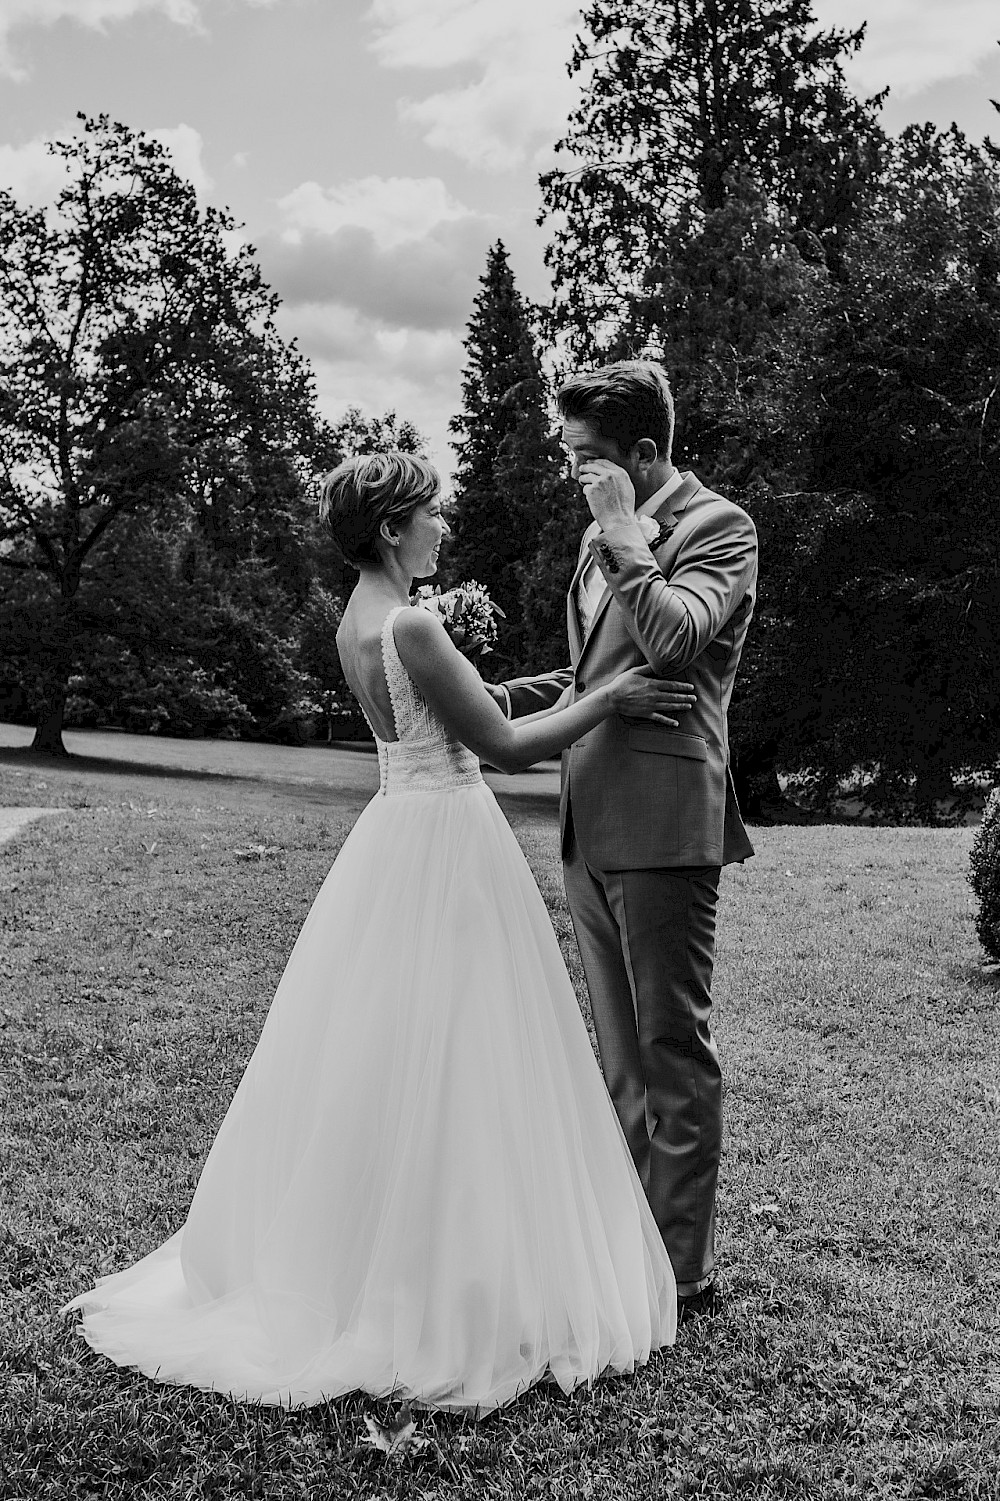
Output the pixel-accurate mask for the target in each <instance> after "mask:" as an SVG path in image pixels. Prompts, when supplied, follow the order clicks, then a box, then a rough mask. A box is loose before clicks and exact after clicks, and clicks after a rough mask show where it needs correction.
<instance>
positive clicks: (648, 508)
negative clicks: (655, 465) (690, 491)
mask: <svg viewBox="0 0 1000 1501" xmlns="http://www.w3.org/2000/svg"><path fill="white" fill-rule="evenodd" d="M683 483H684V476H683V474H681V472H680V470H679V469H675V470H674V472H673V474H672V475H671V476H670V478H669V479H668V480H667V482H666V484H665V485H661V486H660V488H659V489H658V490H654V491H653V493H652V495H651V496H650V497H649V499H648V500H644V501H643V503H642V505H641V506H636V508H635V514H636V515H637V516H652V514H653V512H654V511H658V510H659V509H660V506H662V504H663V502H664V501H665V500H669V499H670V497H671V495H673V493H674V491H675V490H679V489H680V487H681V485H683Z"/></svg>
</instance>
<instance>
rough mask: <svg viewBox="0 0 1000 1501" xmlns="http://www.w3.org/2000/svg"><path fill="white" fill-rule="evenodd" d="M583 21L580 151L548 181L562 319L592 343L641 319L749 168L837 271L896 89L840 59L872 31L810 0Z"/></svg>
mask: <svg viewBox="0 0 1000 1501" xmlns="http://www.w3.org/2000/svg"><path fill="white" fill-rule="evenodd" d="M584 25H585V28H586V30H585V32H584V33H583V34H582V35H581V36H580V37H579V38H578V39H577V43H576V47H575V49H574V52H573V57H572V61H571V63H570V72H571V73H577V74H586V75H587V82H586V85H585V87H584V91H583V97H582V99H581V102H580V105H579V107H578V108H577V110H576V111H575V112H574V114H573V115H572V116H571V117H570V122H569V129H568V131H567V134H566V136H565V138H564V139H563V140H562V141H561V142H560V143H559V145H560V148H561V149H562V151H563V152H564V153H566V155H567V156H568V157H569V158H570V161H569V163H568V164H567V165H565V166H560V167H558V168H556V169H555V170H553V171H551V172H548V173H547V174H545V175H544V176H543V178H542V180H541V181H542V191H543V198H544V204H545V209H546V211H547V212H548V214H549V215H550V216H555V225H556V227H555V233H554V237H553V240H552V243H551V245H550V247H549V250H548V257H547V258H548V263H549V265H550V266H551V268H552V272H553V279H554V284H555V292H556V298H555V304H554V315H553V316H554V323H555V326H556V327H557V328H559V329H561V330H565V331H566V332H567V333H568V335H569V337H570V339H571V341H572V343H573V344H574V346H575V348H576V350H577V351H578V352H588V353H589V352H593V350H594V349H595V348H598V347H600V346H601V343H602V341H606V339H607V336H608V334H609V333H610V335H611V336H612V337H613V336H614V334H615V333H616V332H620V331H621V330H622V329H626V330H627V329H629V328H630V327H631V323H632V317H631V311H632V305H633V302H634V301H635V299H636V298H637V297H638V298H641V296H642V288H643V287H644V286H645V285H648V274H649V271H650V268H651V267H656V266H657V265H658V264H661V263H662V262H663V260H664V252H665V251H666V254H667V257H668V258H669V255H670V254H671V248H672V246H673V245H675V244H676V240H677V228H678V225H680V224H682V223H683V222H684V221H685V220H686V221H687V224H686V227H687V231H688V232H689V233H697V231H698V228H699V221H700V219H701V218H702V217H703V216H708V215H713V214H718V213H719V212H720V210H722V209H723V208H724V207H725V206H726V204H727V202H728V200H729V199H730V197H731V196H732V195H733V193H734V191H736V192H738V191H739V190H740V188H739V185H740V184H741V183H745V182H746V181H747V180H748V179H750V180H752V181H753V182H755V183H756V184H757V185H759V187H760V188H761V189H762V191H763V192H764V194H765V196H766V197H767V199H768V200H769V201H770V202H771V203H773V205H774V207H775V208H776V209H778V210H780V211H782V212H783V213H784V214H785V215H786V216H787V218H788V220H789V222H790V224H791V227H792V230H793V232H794V236H795V242H796V244H797V246H798V248H799V250H800V252H801V253H802V254H804V255H805V256H807V257H809V258H811V259H818V260H820V261H825V263H826V265H827V266H828V268H829V269H831V270H832V271H834V272H836V271H837V270H838V268H839V264H840V260H841V256H842V252H843V242H844V236H845V234H846V233H847V231H848V230H849V227H850V224H851V223H852V222H853V219H854V216H855V212H856V205H857V201H858V197H859V195H860V194H861V193H862V192H863V190H864V185H865V183H866V182H867V181H868V179H869V178H870V176H871V173H872V171H873V169H874V167H875V165H876V163H877V159H878V148H879V144H880V141H881V132H880V130H879V127H878V124H877V121H876V118H875V114H876V109H877V106H878V104H879V103H880V101H881V97H882V96H879V98H877V99H873V100H869V101H868V102H867V103H860V102H859V101H858V100H856V99H855V98H854V97H853V96H852V95H851V93H850V91H849V90H848V88H847V86H846V83H845V81H844V77H843V72H842V66H841V64H842V60H843V59H844V58H845V57H849V56H850V55H851V54H852V53H853V52H855V51H856V50H857V48H858V47H859V46H860V45H861V42H862V39H863V37H864V28H863V27H861V28H860V29H859V30H857V31H854V32H847V31H839V30H831V31H821V30H819V29H818V28H817V26H816V24H815V20H814V17H813V15H812V5H811V0H610V3H609V0H595V3H593V4H591V5H590V6H589V8H588V9H587V10H586V11H585V13H584Z"/></svg>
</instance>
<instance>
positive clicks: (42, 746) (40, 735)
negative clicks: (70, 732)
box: [31, 689, 69, 756]
mask: <svg viewBox="0 0 1000 1501" xmlns="http://www.w3.org/2000/svg"><path fill="white" fill-rule="evenodd" d="M65 712H66V691H65V689H64V690H63V692H62V693H60V694H58V695H54V696H53V697H52V698H50V699H48V700H47V702H45V703H44V704H42V705H41V706H40V708H39V710H38V720H37V723H36V725H35V738H34V740H33V741H32V742H31V749H32V750H33V751H44V752H45V753H46V755H49V756H68V755H69V751H68V750H67V749H66V747H65V745H63V738H62V728H63V715H64V714H65Z"/></svg>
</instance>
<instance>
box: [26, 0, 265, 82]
mask: <svg viewBox="0 0 1000 1501" xmlns="http://www.w3.org/2000/svg"><path fill="white" fill-rule="evenodd" d="M248 3H250V4H252V5H270V4H273V3H274V0H248ZM201 9H202V4H201V0H0V74H2V73H5V74H7V76H8V77H9V78H15V79H19V80H20V79H24V78H25V77H27V73H26V70H25V69H24V68H23V67H22V66H21V65H20V64H19V63H18V61H17V59H16V57H15V55H14V53H13V51H12V50H11V45H10V41H11V35H12V33H13V32H15V31H23V30H25V29H26V28H28V27H30V26H52V25H54V24H55V22H56V21H61V20H64V19H67V20H73V21H76V22H78V23H79V24H80V25H81V26H89V27H91V28H92V29H94V30H102V29H103V28H104V27H105V26H106V25H107V24H108V23H109V22H114V21H126V20H128V19H129V17H130V16H134V15H138V14H139V13H140V12H142V11H159V12H160V13H161V14H162V15H164V16H166V18H167V20H168V21H173V22H175V23H176V24H177V25H178V26H188V27H191V28H197V27H199V26H200V22H201Z"/></svg>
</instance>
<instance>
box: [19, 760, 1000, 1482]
mask: <svg viewBox="0 0 1000 1501" xmlns="http://www.w3.org/2000/svg"><path fill="white" fill-rule="evenodd" d="M0 803H8V804H18V803H20V804H24V805H35V806H38V805H44V804H47V803H50V804H52V803H54V804H61V805H65V806H68V807H71V808H72V809H73V811H71V812H67V813H66V815H65V816H56V817H52V818H50V819H47V820H45V821H44V822H43V823H39V824H36V825H34V826H33V827H31V828H29V829H28V830H26V831H25V832H24V833H22V834H21V835H19V836H18V837H17V838H16V839H15V840H14V841H13V842H12V843H11V844H9V845H7V846H4V847H0V928H2V934H3V939H2V946H0V1070H2V1073H0V1079H2V1086H0V1088H2V1093H0V1205H2V1224H0V1498H3V1501H15V1498H16V1501H22V1498H23V1501H36V1498H37V1501H44V1498H64V1497H65V1498H76V1497H90V1496H102V1497H104V1496H106V1497H109V1498H123V1501H131V1498H133V1497H170V1498H177V1501H181V1498H198V1501H200V1498H218V1501H223V1498H229V1497H244V1496H245V1497H261V1498H267V1501H270V1498H282V1501H283V1498H289V1501H291V1498H293V1497H294V1498H314V1501H321V1498H322V1501H327V1498H340V1497H345V1498H346V1497H355V1496H356V1497H365V1498H376V1497H386V1498H418V1497H420V1498H423V1497H435V1498H436V1497H468V1498H473V1497H475V1498H514V1497H517V1498H521V1497H525V1498H541V1497H569V1498H574V1501H575V1498H578V1497H593V1498H615V1501H660V1498H664V1501H665V1498H668V1497H670V1498H672V1497H683V1496H700V1497H707V1498H712V1501H724V1498H729V1497H740V1498H756V1497H761V1498H764V1497H789V1498H793V1497H794V1498H803V1501H816V1498H827V1497H829V1498H831V1501H832V1498H841V1497H859V1498H865V1501H867V1498H877V1497H900V1498H902V1497H921V1498H964V1501H997V1498H1000V1417H998V1412H1000V1318H998V1311H997V1310H998V1304H1000V1269H998V1246H1000V1209H998V1186H1000V1166H998V1161H1000V1149H998V1127H1000V1063H998V1059H1000V1017H998V1005H997V1002H998V997H1000V980H998V977H997V972H996V971H995V970H993V971H991V970H989V969H987V968H984V967H983V966H982V965H981V963H980V960H981V953H980V950H979V947H978V944H977V941H976V938H975V933H974V929H973V924H972V911H973V899H972V896H971V893H970V891H969V888H968V887H967V885H966V883H965V879H964V877H965V868H966V863H967V858H968V850H969V846H970V843H971V837H972V835H971V831H970V830H965V829H958V830H950V829H949V830H928V829H899V830H885V829H883V830H871V829H861V828H850V827H835V828H831V827H813V828H774V829H760V830H757V831H756V843H757V847H758V856H757V858H756V859H755V860H753V861H751V862H749V863H748V864H747V865H746V866H745V867H736V868H735V869H731V870H729V871H728V872H727V873H726V875H725V876H724V880H723V898H722V903H721V918H720V944H719V956H718V965H717V983H716V998H717V1028H716V1030H717V1034H718V1037H719V1041H720V1045H721V1048H722V1052H723V1062H724V1068H725V1074H726V1081H727V1097H726V1112H727V1119H726V1155H725V1161H724V1167H723V1180H722V1188H721V1202H720V1219H719V1232H720V1243H721V1255H722V1276H723V1282H724V1285H725V1287H726V1288H727V1290H728V1291H729V1294H730V1298H729V1303H728V1307H727V1312H726V1315H725V1317H724V1318H723V1319H722V1320H720V1321H718V1322H715V1323H713V1324H711V1325H708V1324H705V1323H704V1322H701V1323H694V1324H692V1325H690V1326H688V1327H685V1328H684V1329H683V1330H682V1331H681V1333H680V1336H679V1339H678V1343H677V1345H676V1346H675V1347H674V1348H673V1349H672V1350H670V1351H667V1352H664V1354H663V1355H662V1356H657V1357H656V1358H654V1360H653V1361H651V1363H650V1364H649V1365H648V1366H647V1367H646V1368H645V1369H644V1370H643V1371H641V1372H640V1373H639V1374H638V1375H637V1376H635V1377H634V1378H619V1377H614V1378H609V1379H607V1380H603V1381H601V1382H598V1383H597V1384H596V1385H595V1387H594V1388H593V1390H592V1391H589V1392H580V1393H577V1394H575V1395H573V1396H571V1397H568V1398H567V1397H563V1396H562V1395H561V1394H558V1393H557V1394H555V1395H553V1394H552V1393H551V1392H550V1391H548V1390H545V1389H536V1390H535V1391H533V1392H531V1393H529V1394H528V1395H527V1396H526V1397H525V1398H523V1399H522V1400H521V1401H519V1402H518V1403H517V1404H515V1405H514V1406H513V1407H512V1408H510V1409H507V1410H505V1411H503V1412H501V1413H499V1414H497V1415H494V1416H492V1417H490V1418H488V1419H486V1420H484V1421H482V1422H480V1423H476V1422H473V1421H472V1420H471V1419H467V1418H459V1417H442V1416H436V1417H428V1416H421V1417H420V1419H419V1429H418V1432H419V1433H420V1434H421V1435H423V1436H425V1437H427V1438H428V1439H430V1440H431V1442H430V1443H429V1444H427V1445H426V1446H425V1447H423V1448H422V1449H420V1450H419V1451H418V1452H411V1453H410V1455H408V1456H407V1457H406V1458H405V1459H404V1460H403V1461H402V1462H396V1461H394V1460H390V1459H387V1458H385V1457H384V1456H383V1455H382V1454H381V1453H379V1452H377V1451H375V1450H373V1449H372V1448H371V1447H370V1446H369V1445H368V1444H366V1442H365V1437H366V1429H365V1423H364V1418H365V1415H366V1414H374V1415H376V1416H377V1417H379V1418H380V1419H385V1418H386V1417H387V1416H388V1409H387V1408H386V1406H385V1405H384V1404H379V1403H376V1402H374V1401H372V1400H371V1399H370V1398H366V1397H363V1396H356V1397H353V1398H351V1399H349V1400H345V1401H339V1402H337V1403H335V1404H331V1405H329V1406H328V1407H324V1408H314V1409H311V1410H308V1411H303V1412H293V1413H287V1412H282V1411H275V1410H272V1409H254V1408H246V1407H238V1406H236V1405H234V1404H232V1403H230V1402H228V1401H226V1400H224V1399H222V1398H216V1397H211V1396H208V1395H205V1394H202V1393H199V1392H192V1391H186V1390H175V1389H172V1388H168V1387H160V1386H157V1385H156V1384H154V1383H152V1382H149V1381H147V1380H145V1379H144V1378H142V1377H136V1376H132V1375H130V1374H128V1373H127V1372H121V1371H119V1370H118V1369H117V1368H116V1367H114V1366H112V1365H110V1364H109V1363H107V1362H105V1361H103V1360H102V1359H100V1358H99V1357H97V1356H95V1355H94V1354H93V1353H92V1352H91V1351H90V1349H89V1347H88V1346H86V1345H85V1344H84V1342H83V1341H82V1340H81V1339H80V1338H79V1337H78V1336H77V1334H76V1333H75V1331H74V1329H73V1327H72V1325H71V1324H70V1323H68V1322H65V1321H61V1320H59V1319H57V1318H56V1314H55V1310H56V1309H57V1308H58V1306H59V1305H60V1304H61V1303H62V1302H63V1301H65V1300H66V1299H67V1298H68V1297H69V1296H71V1295H72V1294H73V1293H75V1292H77V1291H79V1290H81V1289H82V1288H84V1287H85V1286H88V1285H90V1282H91V1280H92V1279H93V1277H94V1276H96V1275H100V1274H102V1273H104V1272H107V1271H111V1270H113V1269H117V1268H120V1267H122V1266H124V1265H125V1264H127V1263H129V1262H130V1261H132V1260H134V1259H136V1258H137V1257H138V1256H140V1255H142V1254H143V1253H145V1252H146V1251H148V1250H150V1249H151V1248H152V1247H153V1246H155V1245H156V1244H158V1243H159V1242H160V1241H161V1240H163V1239H165V1238H166V1236H167V1235H169V1234H170V1233H171V1232H172V1231H173V1230H175V1229H176V1228H177V1227H178V1226H179V1225H180V1224H181V1222H182V1220H183V1217H184V1214H185V1210H186V1207H187V1204H188V1202H189V1199H190V1196H191V1193H192V1191H193V1189H194V1186H195V1183H196V1181H197V1177H198V1173H199V1170H200V1167H201V1164H202V1162H203V1161H204V1158H205V1155H206V1152H207V1150H208V1147H209V1144H210V1142H211V1140H212V1137H213V1134H214V1132H215V1131H216V1129H217V1127H218V1125H219V1122H220V1121H221V1119H222V1116H223V1114H224V1112H225V1109H226V1106H227V1104H228V1101H229V1098H230V1095H231V1093H232V1091H233V1089H234V1087H235V1085H236V1083H237V1081H238V1079H239V1077H240V1074H241V1071H242V1068H243V1066H244V1064H245V1061H246V1059H247V1057H248V1055H249V1053H250V1051H251V1049H252V1047H253V1044H254V1042H255V1040H256V1038H257V1035H258V1032H259V1029H260V1026H261V1022H262V1019H263V1016H264V1014H265V1011H266V1009H267V1006H268V1003H269V1001H270V998H271V995H272V993H273V990H274V987H275V984H276V982H277V980H278V977H279V975H280V973H281V969H282V965H283V962H284V960H285V957H286V956H287V954H288V952H289V950H290V948H291V944H292V941H293V939H294V937H295V934H296V932H297V930H298V927H299V925H300V923H301V921H302V919H303V918H304V916H305V914H306V912H307V910H308V908H309V905H310V903H311V901H312V898H313V896H314V894H315V892H316V890H317V888H318V886H319V884H320V882H321V880H322V878H323V876H324V875H325V873H326V870H327V869H328V867H329V864H330V861H331V859H332V858H333V856H334V854H335V853H336V851H337V849H338V847H339V844H340V842H341V840H342V839H343V837H344V835H345V834H346V832H347V830H348V828H349V827H350V825H351V823H352V822H353V819H354V817H355V816H356V812H357V799H356V798H352V797H347V798H346V799H344V800H343V801H338V799H337V797H336V796H335V795H334V794H333V793H330V794H329V795H328V796H326V797H324V798H319V797H316V796H310V798H309V800H308V803H303V802H302V801H301V800H299V801H296V798H295V797H292V796H290V797H289V798H288V799H287V800H285V801H282V800H281V799H280V798H277V797H274V796H271V795H269V796H268V797H266V798H265V797H262V796H261V794H260V790H259V788H255V787H254V786H253V784H240V783H239V782H237V781H233V782H225V783H222V782H221V781H220V780H219V779H207V778H203V777H198V776H194V775H191V776H187V777H181V776H178V775H176V774H175V775H174V776H173V777H157V776H156V775H154V774H152V773H150V772H149V771H148V769H147V770H145V771H143V773H142V774H141V775H139V774H137V773H135V772H134V771H123V770H120V769H119V770H116V769H114V768H113V767H112V768H105V769H103V770H100V771H98V770H97V769H95V768H94V767H93V766H90V767H87V768H84V769H81V768H80V767H78V766H76V767H74V766H73V764H72V763H70V764H68V765H66V766H59V765H55V766H53V767H51V768H48V767H43V766H41V764H40V763H39V762H37V761H36V760H34V759H33V758H31V757H30V756H24V755H18V754H16V753H13V752H5V753H4V754H3V756H2V757H0ZM511 819H512V822H513V823H514V826H515V829H516V831H517V833H518V836H519V838H520V839H521V842H522V845H523V847H524V848H525V851H526V853H527V855H528V858H529V860H530V862H531V865H532V868H533V869H534V871H535V873H536V876H537V878H538V880H539V883H540V885H541V887H542V890H543V892H544V894H545V897H546V900H547V902H548V904H549V907H550V910H551V912H552V915H553V921H554V922H555V924H556V928H557V931H558V933H559V935H560V938H561V940H562V941H563V947H564V951H565V952H566V956H567V960H568V961H569V963H570V966H571V969H572V972H573V974H574V978H575V979H576V981H577V984H578V988H579V989H581V990H582V980H581V976H580V971H579V965H578V963H577V961H576V956H575V953H574V951H573V947H572V942H571V937H570V928H569V919H568V916H567V913H566V909H565V903H564V899H563V895H562V887H561V878H560V872H559V869H558V863H557V860H556V856H555V837H554V812H553V809H552V808H551V806H549V805H548V804H542V803H537V805H536V806H535V807H534V808H532V807H530V806H528V805H527V804H513V805H512V811H511ZM261 849H263V851H264V852H263V853H261Z"/></svg>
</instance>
